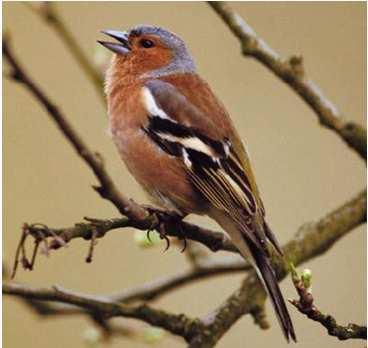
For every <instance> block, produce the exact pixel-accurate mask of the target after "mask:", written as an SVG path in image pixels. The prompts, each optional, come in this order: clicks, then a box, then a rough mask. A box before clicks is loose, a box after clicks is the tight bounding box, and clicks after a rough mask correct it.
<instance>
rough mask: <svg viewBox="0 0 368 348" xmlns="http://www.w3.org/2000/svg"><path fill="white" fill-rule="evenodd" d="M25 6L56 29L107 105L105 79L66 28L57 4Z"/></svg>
mask: <svg viewBox="0 0 368 348" xmlns="http://www.w3.org/2000/svg"><path fill="white" fill-rule="evenodd" d="M24 4H25V5H26V6H27V7H28V8H29V9H31V10H32V11H33V12H34V13H35V14H37V15H38V16H39V17H40V18H41V19H42V20H44V21H45V23H46V24H48V25H49V26H50V27H51V28H52V29H54V31H55V33H56V34H57V35H58V36H59V37H60V39H61V40H62V41H63V43H64V44H65V46H66V47H67V49H68V52H70V53H71V54H72V56H73V57H74V59H75V60H76V62H77V63H78V65H79V66H80V67H81V68H82V70H83V71H84V73H85V75H86V76H87V78H88V79H89V80H90V81H91V83H92V85H93V86H94V88H95V90H96V92H97V94H98V96H99V98H100V100H101V102H102V103H103V104H104V105H105V104H106V100H105V95H104V92H103V77H102V75H101V74H100V73H99V72H98V71H97V69H96V68H95V67H94V66H93V63H92V62H91V61H90V60H89V59H88V57H87V55H86V54H85V53H84V52H83V50H82V48H81V45H80V44H79V43H78V41H77V40H76V39H75V37H74V36H73V34H72V33H71V31H70V30H69V28H68V27H67V26H66V24H65V22H64V20H63V19H62V17H61V16H60V14H59V12H58V11H57V9H56V7H55V4H54V3H53V2H49V1H42V2H41V4H32V3H29V2H24Z"/></svg>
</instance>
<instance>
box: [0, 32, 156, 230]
mask: <svg viewBox="0 0 368 348" xmlns="http://www.w3.org/2000/svg"><path fill="white" fill-rule="evenodd" d="M3 55H4V57H5V58H6V60H7V61H8V63H9V64H10V66H11V68H12V72H11V76H12V77H13V79H14V80H15V81H17V82H19V83H22V84H23V85H24V86H25V87H27V88H28V90H29V91H30V92H31V94H32V95H33V96H34V97H35V98H36V100H38V101H39V102H40V104H41V105H42V106H43V107H44V108H45V109H46V111H47V112H48V114H49V115H50V117H51V118H52V120H53V121H54V122H55V123H56V125H57V126H58V127H59V129H60V130H61V132H62V133H63V134H64V136H65V137H66V138H67V139H68V140H69V142H70V143H71V145H72V146H73V148H74V150H75V151H76V152H77V154H78V155H79V156H80V157H81V158H82V159H83V160H84V162H85V163H86V164H87V165H88V166H89V167H90V168H91V169H92V171H93V173H94V174H95V176H96V178H97V179H98V180H99V182H100V186H96V187H94V188H95V189H96V191H98V193H99V194H100V195H101V197H103V198H105V199H107V200H109V201H110V202H112V203H113V204H114V205H115V207H116V208H117V209H118V210H119V211H120V213H121V214H123V215H126V216H128V217H130V218H131V219H135V220H139V221H142V220H144V222H145V223H146V222H147V221H146V220H145V219H147V212H146V211H145V210H144V209H143V208H141V207H140V206H139V205H138V204H136V203H134V202H133V201H132V200H129V199H127V198H126V197H124V196H123V195H122V194H121V193H120V192H119V190H118V189H117V187H116V186H115V184H114V183H113V181H112V179H111V177H110V176H109V174H108V173H107V172H106V170H105V168H104V165H103V161H102V158H101V156H100V155H99V154H97V153H93V152H92V151H91V150H90V149H89V148H88V146H87V144H86V143H85V142H84V141H83V140H82V138H81V137H80V136H79V134H78V133H77V132H76V131H75V130H74V128H73V127H72V125H71V124H70V123H69V121H67V119H66V118H65V116H64V115H63V114H62V112H61V111H60V110H59V109H58V108H57V107H56V105H55V104H54V103H52V102H51V101H50V99H49V98H48V97H47V96H46V95H45V93H44V92H43V91H42V90H41V89H40V88H39V87H38V86H37V85H36V84H35V82H34V81H33V80H32V79H31V78H30V77H29V76H28V74H27V73H26V72H25V71H24V69H23V68H22V67H21V66H20V64H19V63H18V61H17V59H16V58H15V57H14V54H13V53H12V51H11V49H10V47H9V42H8V39H7V38H4V39H3ZM151 224H152V221H151Z"/></svg>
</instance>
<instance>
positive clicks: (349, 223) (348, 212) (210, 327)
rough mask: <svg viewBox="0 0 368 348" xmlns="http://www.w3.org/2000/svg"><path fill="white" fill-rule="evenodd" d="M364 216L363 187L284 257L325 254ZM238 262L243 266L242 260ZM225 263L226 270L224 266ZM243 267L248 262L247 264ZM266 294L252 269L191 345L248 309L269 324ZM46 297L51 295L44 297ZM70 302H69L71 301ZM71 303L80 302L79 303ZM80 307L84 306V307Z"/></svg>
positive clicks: (155, 291) (305, 230) (168, 284)
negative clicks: (266, 313) (265, 312)
mask: <svg viewBox="0 0 368 348" xmlns="http://www.w3.org/2000/svg"><path fill="white" fill-rule="evenodd" d="M365 219H366V192H365V191H364V192H361V193H360V194H358V195H357V196H356V197H355V198H354V199H352V200H351V201H349V202H347V203H346V204H344V205H343V206H341V207H339V208H338V209H336V210H334V211H333V212H331V213H329V214H327V215H326V216H325V217H324V218H322V219H321V220H319V221H318V222H315V223H309V224H305V225H303V226H302V227H301V228H300V229H299V231H298V233H297V234H296V236H295V237H294V238H293V239H292V240H291V241H290V242H288V243H287V244H286V245H285V246H284V247H283V250H284V252H285V258H286V259H287V260H290V261H292V262H293V263H294V264H295V265H299V264H301V263H303V262H305V261H307V260H309V259H312V258H314V257H317V256H319V255H322V254H323V253H324V252H326V251H327V250H329V249H330V248H331V247H332V246H333V244H334V243H335V242H337V241H338V240H339V239H340V238H342V237H343V236H345V235H346V234H347V233H348V232H349V231H352V230H353V229H354V228H355V227H357V226H359V225H360V224H361V223H363V222H364V221H365ZM273 265H274V267H275V270H276V274H277V277H278V279H279V280H282V279H284V278H285V277H286V275H287V273H288V271H289V269H288V263H287V262H286V261H285V260H283V259H281V258H278V257H275V255H274V257H273ZM238 266H239V267H242V266H241V265H240V264H239V265H238ZM211 267H213V266H211ZM223 267H224V268H223V270H224V272H225V266H223ZM244 267H247V266H245V265H244ZM163 279H164V278H163ZM193 280H194V278H193ZM181 281H182V280H180V279H179V281H178V280H177V279H175V277H174V278H172V279H171V280H166V281H165V280H162V279H161V281H160V280H157V282H156V283H155V281H153V282H151V283H146V284H145V285H143V286H141V287H137V288H135V289H133V290H127V291H125V292H123V293H120V294H115V295H110V296H104V299H108V300H109V301H112V302H113V303H116V302H117V301H120V303H121V301H126V302H129V301H133V300H138V299H153V298H157V296H158V295H161V294H163V293H165V291H168V290H171V289H174V288H176V286H178V285H180V284H183V283H181ZM10 285H11V284H10ZM5 290H6V291H5V293H6V294H11V293H13V292H14V291H15V292H16V294H17V295H18V296H21V297H22V298H23V299H25V298H26V299H29V298H31V299H33V300H35V298H34V297H32V296H29V295H28V293H27V292H19V291H17V290H14V289H13V288H9V287H8V288H6V289H5ZM265 298H266V295H265V293H264V290H263V287H262V286H261V284H260V283H259V282H258V279H257V276H256V274H255V272H254V271H251V272H250V273H249V275H248V276H247V278H246V279H245V280H244V282H243V283H242V286H241V288H240V289H239V290H237V291H236V292H235V293H234V294H233V295H231V296H230V297H229V298H228V299H227V300H226V301H225V302H224V303H223V304H222V305H221V306H220V307H218V308H217V309H216V310H215V311H213V312H212V313H210V314H208V315H207V316H205V317H203V318H202V319H201V320H200V323H201V324H200V325H201V329H200V330H198V331H196V333H195V334H194V333H193V334H191V335H189V336H190V338H189V336H186V337H187V338H188V339H189V340H190V342H191V343H190V344H191V347H192V348H196V347H202V348H203V347H213V346H214V345H215V344H216V342H217V341H218V340H219V339H220V338H221V337H222V336H223V335H224V333H225V332H227V331H228V330H229V328H230V327H231V326H232V325H233V324H234V323H235V321H237V320H238V319H239V318H240V317H241V316H242V315H244V314H246V313H251V314H252V315H253V316H254V317H255V319H257V324H259V325H260V326H262V325H263V327H265V326H267V322H265V319H264V311H263V308H264V301H265ZM38 299H40V298H38ZM43 300H48V299H46V298H43ZM59 302H64V303H65V301H62V300H60V301H59ZM67 303H69V304H70V302H67ZM72 304H74V305H77V306H79V305H78V304H77V303H72ZM55 306H57V307H50V306H48V307H43V308H42V309H43V310H44V311H45V312H46V313H47V314H50V313H51V312H50V311H52V314H58V311H59V310H60V311H61V313H60V314H71V313H73V314H76V313H80V312H81V310H80V308H77V307H64V306H61V304H60V303H56V304H55ZM60 306H61V307H60ZM79 307H82V309H84V310H85V307H83V306H79ZM82 313H83V312H82ZM194 322H196V323H197V321H196V320H194ZM161 327H162V326H161ZM169 331H170V330H169Z"/></svg>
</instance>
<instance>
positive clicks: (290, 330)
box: [248, 243, 296, 342]
mask: <svg viewBox="0 0 368 348" xmlns="http://www.w3.org/2000/svg"><path fill="white" fill-rule="evenodd" d="M248 248H249V251H250V252H251V254H252V258H253V262H254V264H255V265H254V266H255V268H256V270H257V273H258V276H259V278H260V279H261V280H262V283H263V284H264V287H265V288H266V290H267V293H268V295H269V297H270V299H271V302H272V305H273V307H274V309H275V312H276V316H277V319H278V321H279V324H280V326H281V329H282V331H283V333H284V336H285V338H286V340H287V341H288V342H289V340H290V338H291V339H293V340H294V341H295V342H296V336H295V331H294V327H293V323H292V321H291V319H290V315H289V312H288V310H287V308H286V304H285V300H284V297H283V295H282V293H281V291H280V287H279V284H278V282H277V279H276V276H275V272H274V270H273V268H272V266H271V265H270V261H269V260H268V258H267V257H266V256H265V255H264V253H263V252H262V251H260V250H258V249H257V248H256V247H254V246H252V243H248Z"/></svg>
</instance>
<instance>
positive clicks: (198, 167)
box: [143, 80, 278, 250]
mask: <svg viewBox="0 0 368 348" xmlns="http://www.w3.org/2000/svg"><path fill="white" fill-rule="evenodd" d="M197 92H198V91H197ZM199 92H200V91H199ZM143 99H144V103H145V106H146V108H147V110H148V113H149V115H148V116H149V117H148V122H147V124H146V125H145V126H144V127H143V130H144V131H145V132H146V134H147V135H148V136H149V137H150V138H151V139H152V141H154V142H155V143H156V144H157V146H159V147H160V148H161V149H162V150H163V151H165V152H167V153H168V154H170V155H172V156H175V157H177V158H179V159H181V161H182V163H183V166H184V168H185V170H186V172H187V173H188V177H189V179H190V181H191V183H192V184H193V185H194V187H195V188H196V189H197V190H198V191H199V192H201V194H202V195H203V196H204V197H205V198H206V199H207V200H208V201H209V202H210V203H211V204H212V205H213V206H214V207H216V208H217V209H219V210H220V211H223V212H225V213H226V214H227V215H228V216H230V217H231V218H232V219H233V221H235V223H236V224H237V225H238V226H239V229H240V230H241V231H243V233H245V234H246V237H247V239H249V240H251V241H252V242H253V243H254V244H255V245H256V246H258V247H259V248H260V249H261V250H262V249H264V242H265V239H266V237H268V238H269V239H270V241H271V242H272V243H273V244H274V241H273V240H272V239H273V238H270V237H269V236H268V235H267V231H266V229H265V228H263V227H262V228H261V229H260V228H257V226H255V224H256V223H259V220H260V219H261V221H262V223H264V219H263V216H264V210H263V206H262V203H261V201H260V198H259V195H258V190H257V189H256V188H254V187H255V185H254V184H253V181H254V178H253V174H252V172H251V169H250V166H249V163H248V162H249V160H248V158H244V156H246V153H245V150H244V148H243V146H242V144H241V141H240V140H239V139H238V137H237V135H236V134H234V131H233V129H232V125H231V121H230V120H229V121H228V122H229V125H226V124H225V125H222V127H220V126H219V125H218V124H217V123H216V118H211V117H209V116H208V115H206V114H204V113H203V111H201V110H200V109H199V108H198V107H196V105H193V103H191V102H189V101H188V98H186V97H185V96H184V95H183V94H182V93H180V92H179V91H178V90H177V88H175V87H174V86H173V85H172V84H169V83H167V82H163V81H160V80H153V81H149V82H147V83H146V84H145V86H144V87H143ZM207 104H208V103H207ZM207 107H208V106H207ZM207 112H211V110H210V106H209V107H208V109H207ZM224 112H225V111H224ZM224 117H227V118H228V116H227V115H224ZM225 121H227V120H226V119H225ZM226 127H227V129H226ZM209 134H210V135H211V136H209ZM275 242H276V240H275ZM276 243H277V242H276ZM276 247H277V248H278V245H277V246H276Z"/></svg>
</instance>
